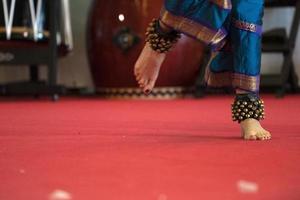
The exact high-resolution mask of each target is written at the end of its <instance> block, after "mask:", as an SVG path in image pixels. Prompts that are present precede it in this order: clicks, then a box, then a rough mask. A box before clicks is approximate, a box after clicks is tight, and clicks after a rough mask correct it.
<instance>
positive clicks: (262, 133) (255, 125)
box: [240, 119, 271, 140]
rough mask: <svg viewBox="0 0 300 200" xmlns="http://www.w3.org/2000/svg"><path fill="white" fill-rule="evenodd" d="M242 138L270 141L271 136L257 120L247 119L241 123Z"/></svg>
mask: <svg viewBox="0 0 300 200" xmlns="http://www.w3.org/2000/svg"><path fill="white" fill-rule="evenodd" d="M240 125H241V131H242V136H243V138H244V139H245V140H270V139H271V134H270V132H268V131H266V130H265V129H264V128H263V127H262V126H261V125H260V123H259V121H257V120H256V119H246V120H244V121H242V122H241V124H240Z"/></svg>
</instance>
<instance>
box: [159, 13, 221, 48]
mask: <svg viewBox="0 0 300 200" xmlns="http://www.w3.org/2000/svg"><path fill="white" fill-rule="evenodd" d="M160 20H161V21H162V22H163V23H164V24H166V25H167V26H170V27H172V28H174V29H175V30H178V31H180V32H183V33H186V34H188V35H190V36H193V37H195V38H197V39H199V40H201V41H202V42H204V43H205V44H217V43H219V42H220V41H222V40H223V39H224V38H225V37H226V34H224V32H223V31H222V30H221V29H220V30H218V31H214V30H211V29H210V28H208V27H206V26H204V25H202V24H199V23H196V22H193V21H192V20H189V19H187V18H184V17H180V16H176V15H173V14H172V13H170V12H169V11H167V10H166V9H165V8H163V9H162V11H161V18H160Z"/></svg>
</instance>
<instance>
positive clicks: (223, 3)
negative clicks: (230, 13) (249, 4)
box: [210, 0, 232, 9]
mask: <svg viewBox="0 0 300 200" xmlns="http://www.w3.org/2000/svg"><path fill="white" fill-rule="evenodd" d="M210 2H212V3H214V4H216V5H218V6H220V7H222V8H224V9H231V8H232V4H231V1H230V0H210Z"/></svg>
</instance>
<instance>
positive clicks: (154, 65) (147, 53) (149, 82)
mask: <svg viewBox="0 0 300 200" xmlns="http://www.w3.org/2000/svg"><path fill="white" fill-rule="evenodd" d="M165 58H166V54H165V53H158V52H156V51H154V50H152V48H151V47H150V45H149V44H148V43H146V45H145V47H144V49H143V51H142V53H141V55H140V57H139V58H138V60H137V61H136V63H135V66H134V75H135V77H136V80H137V82H138V83H139V86H140V87H141V88H142V89H143V91H144V92H145V93H146V94H149V93H150V92H151V91H152V89H153V87H154V85H155V82H156V80H157V77H158V74H159V70H160V67H161V65H162V63H163V61H164V60H165Z"/></svg>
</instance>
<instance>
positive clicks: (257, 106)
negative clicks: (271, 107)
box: [231, 94, 265, 123]
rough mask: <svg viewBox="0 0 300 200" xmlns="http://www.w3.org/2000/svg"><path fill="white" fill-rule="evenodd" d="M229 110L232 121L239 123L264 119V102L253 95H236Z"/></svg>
mask: <svg viewBox="0 0 300 200" xmlns="http://www.w3.org/2000/svg"><path fill="white" fill-rule="evenodd" d="M231 109H232V120H233V121H238V122H239V123H241V122H242V121H244V120H246V119H249V118H253V119H256V120H263V119H264V118H265V109H264V101H263V100H261V99H260V98H259V97H258V96H257V95H254V94H240V95H237V96H236V98H235V100H234V103H233V104H232V107H231Z"/></svg>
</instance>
